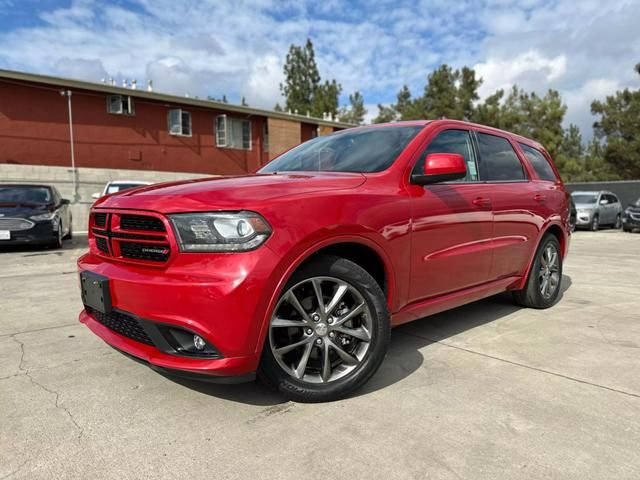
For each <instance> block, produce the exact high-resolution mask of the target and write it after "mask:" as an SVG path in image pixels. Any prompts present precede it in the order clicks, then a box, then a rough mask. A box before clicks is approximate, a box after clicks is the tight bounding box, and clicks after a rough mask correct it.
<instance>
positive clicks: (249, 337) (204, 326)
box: [78, 246, 278, 378]
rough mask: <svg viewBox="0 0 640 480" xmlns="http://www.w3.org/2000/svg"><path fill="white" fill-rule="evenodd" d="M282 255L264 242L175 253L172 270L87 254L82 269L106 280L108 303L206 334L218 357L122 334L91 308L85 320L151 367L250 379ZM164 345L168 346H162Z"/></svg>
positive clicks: (151, 319)
mask: <svg viewBox="0 0 640 480" xmlns="http://www.w3.org/2000/svg"><path fill="white" fill-rule="evenodd" d="M277 263H278V258H277V257H276V255H275V254H274V253H273V252H272V251H271V250H270V249H269V248H266V247H265V246H263V247H262V248H259V249H257V250H255V251H252V252H244V253H233V254H204V253H183V254H178V255H177V257H176V258H175V260H174V261H173V262H172V263H170V265H169V266H168V267H167V268H163V269H157V268H150V267H147V266H138V265H129V264H126V263H119V262H110V261H105V260H104V259H102V258H100V257H98V256H97V255H94V254H92V253H88V254H85V255H84V256H82V257H81V258H80V259H79V260H78V268H79V270H80V271H90V272H93V273H95V274H98V275H102V276H104V277H107V278H108V279H109V290H110V294H111V303H112V306H113V308H114V309H116V310H117V311H123V312H130V313H131V314H133V316H135V317H136V318H139V319H144V322H149V323H153V322H157V323H158V324H159V325H160V324H161V325H174V326H176V327H179V328H184V329H187V330H189V331H190V332H194V333H196V334H198V335H200V336H202V337H203V338H204V339H205V340H206V341H207V342H208V343H210V344H211V345H213V346H214V347H215V349H216V350H217V351H218V352H219V353H220V354H221V355H220V356H221V358H214V359H212V358H193V357H189V356H185V355H179V354H172V353H167V351H166V349H162V348H158V346H156V344H147V343H143V342H141V341H138V340H139V339H138V340H134V339H133V338H130V337H129V336H125V335H123V334H121V333H118V332H117V331H116V330H114V329H111V328H108V327H107V326H105V325H104V324H103V323H101V322H100V321H98V319H97V318H96V316H95V314H91V310H90V309H85V310H83V311H82V312H81V313H80V318H79V319H80V322H82V323H84V324H85V325H87V327H89V328H90V329H91V331H93V332H94V333H95V334H96V335H98V336H99V337H100V338H102V339H103V340H104V341H105V342H107V343H108V344H109V345H111V346H112V347H114V348H116V349H118V350H121V351H123V352H124V353H126V354H129V355H132V356H134V357H136V358H138V359H140V360H142V361H144V362H146V363H148V364H149V365H150V366H151V367H152V368H156V369H169V370H171V371H181V372H182V374H183V375H182V376H184V374H185V373H186V374H188V375H191V374H197V375H205V376H210V377H230V376H242V377H243V378H251V375H252V373H253V372H255V371H256V369H257V367H258V363H259V361H260V353H261V346H262V345H261V343H260V335H261V331H262V326H263V322H264V320H265V318H266V310H267V306H268V304H269V301H270V294H269V292H273V289H274V288H275V287H274V286H273V285H271V283H270V277H271V275H272V274H273V271H274V270H275V267H276V265H277ZM163 350H164V351H163Z"/></svg>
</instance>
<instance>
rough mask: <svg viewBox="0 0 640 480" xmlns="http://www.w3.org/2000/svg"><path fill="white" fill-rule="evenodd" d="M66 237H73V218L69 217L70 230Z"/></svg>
mask: <svg viewBox="0 0 640 480" xmlns="http://www.w3.org/2000/svg"><path fill="white" fill-rule="evenodd" d="M64 238H67V239H69V240H72V239H73V218H69V231H68V232H67V236H66V237H64Z"/></svg>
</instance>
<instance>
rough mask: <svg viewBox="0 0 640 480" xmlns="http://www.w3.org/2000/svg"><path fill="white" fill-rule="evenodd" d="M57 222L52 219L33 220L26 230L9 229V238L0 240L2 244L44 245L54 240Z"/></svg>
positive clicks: (0, 244)
mask: <svg viewBox="0 0 640 480" xmlns="http://www.w3.org/2000/svg"><path fill="white" fill-rule="evenodd" d="M57 228H58V223H57V222H55V223H54V222H53V221H52V220H43V221H40V222H35V224H34V226H33V227H31V228H29V229H28V230H18V231H11V233H10V235H11V238H10V239H9V240H0V247H2V246H3V245H46V244H49V243H52V242H53V241H55V240H56V236H57V234H58V231H57Z"/></svg>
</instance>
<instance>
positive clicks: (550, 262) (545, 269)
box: [538, 244, 560, 299]
mask: <svg viewBox="0 0 640 480" xmlns="http://www.w3.org/2000/svg"><path fill="white" fill-rule="evenodd" d="M538 279H539V285H540V293H541V294H542V297H543V298H545V299H549V298H551V296H552V295H553V294H554V293H555V291H556V289H557V288H558V285H559V284H560V255H559V254H558V250H557V249H556V247H555V245H553V244H548V245H547V246H546V247H545V248H544V250H543V251H542V256H541V257H540V270H539V273H538Z"/></svg>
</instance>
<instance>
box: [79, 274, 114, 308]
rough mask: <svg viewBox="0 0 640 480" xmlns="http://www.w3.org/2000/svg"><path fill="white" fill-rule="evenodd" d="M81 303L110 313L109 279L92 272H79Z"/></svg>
mask: <svg viewBox="0 0 640 480" xmlns="http://www.w3.org/2000/svg"><path fill="white" fill-rule="evenodd" d="M80 289H81V291H82V303H84V304H85V305H86V306H87V307H91V308H93V309H94V310H97V311H99V312H101V313H105V314H106V313H111V290H110V289H109V279H108V278H107V277H104V276H102V275H98V274H97V273H93V272H81V273H80Z"/></svg>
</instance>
